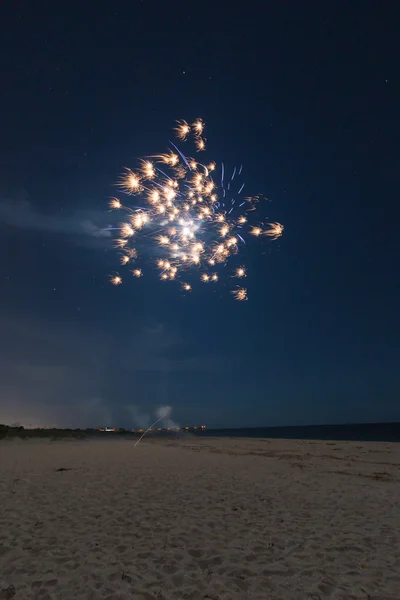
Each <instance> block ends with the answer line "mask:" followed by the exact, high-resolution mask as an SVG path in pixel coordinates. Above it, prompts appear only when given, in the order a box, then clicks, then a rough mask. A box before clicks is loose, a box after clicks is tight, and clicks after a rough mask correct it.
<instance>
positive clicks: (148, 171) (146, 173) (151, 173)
mask: <svg viewBox="0 0 400 600" xmlns="http://www.w3.org/2000/svg"><path fill="white" fill-rule="evenodd" d="M141 172H142V175H143V177H144V178H145V179H153V178H154V177H155V175H156V172H155V170H154V167H153V163H152V162H150V161H149V160H143V161H142V165H141Z"/></svg>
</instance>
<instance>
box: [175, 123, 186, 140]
mask: <svg viewBox="0 0 400 600" xmlns="http://www.w3.org/2000/svg"><path fill="white" fill-rule="evenodd" d="M175 131H176V135H177V136H178V138H179V139H180V140H182V141H183V142H184V141H185V140H186V139H187V137H188V135H189V132H190V126H189V124H188V123H186V121H184V120H181V121H177V126H176V128H175Z"/></svg>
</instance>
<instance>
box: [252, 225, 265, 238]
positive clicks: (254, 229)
mask: <svg viewBox="0 0 400 600" xmlns="http://www.w3.org/2000/svg"><path fill="white" fill-rule="evenodd" d="M262 232H263V230H262V229H261V227H258V226H254V227H252V228H251V229H250V235H254V237H258V236H260V235H261V234H262Z"/></svg>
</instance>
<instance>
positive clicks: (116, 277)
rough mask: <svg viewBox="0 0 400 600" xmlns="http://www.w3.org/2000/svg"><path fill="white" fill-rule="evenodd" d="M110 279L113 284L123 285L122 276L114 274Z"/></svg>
mask: <svg viewBox="0 0 400 600" xmlns="http://www.w3.org/2000/svg"><path fill="white" fill-rule="evenodd" d="M110 281H111V283H112V284H113V285H121V283H122V277H120V276H119V275H113V276H112V277H111V278H110Z"/></svg>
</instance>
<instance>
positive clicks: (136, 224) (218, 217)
mask: <svg viewBox="0 0 400 600" xmlns="http://www.w3.org/2000/svg"><path fill="white" fill-rule="evenodd" d="M174 131H175V134H176V137H177V138H178V141H177V142H176V143H177V144H178V143H179V141H180V142H182V143H183V142H185V143H190V142H191V143H192V147H193V149H194V151H195V152H200V153H201V155H202V156H203V155H204V154H205V150H206V138H205V137H204V131H205V123H204V121H203V120H202V119H196V121H194V122H193V123H192V124H189V123H188V122H187V121H183V120H182V121H178V122H177V125H176V127H175V130H174ZM241 176H242V166H240V167H239V168H237V167H235V168H234V169H233V170H232V171H230V172H228V171H227V169H225V166H224V164H223V163H221V165H220V167H217V164H216V163H215V162H213V161H211V162H207V161H205V160H204V161H202V160H201V159H200V160H196V159H194V158H192V157H190V156H187V155H186V153H184V152H183V151H182V149H181V148H180V147H178V146H177V145H176V144H175V143H174V142H170V147H169V148H168V150H167V152H165V153H163V154H155V155H153V156H151V157H149V158H146V159H144V160H141V161H140V163H139V165H138V168H137V169H136V170H135V171H133V170H131V169H126V170H125V173H124V174H123V175H122V176H121V178H120V181H119V184H118V185H119V187H120V188H121V190H122V192H123V193H124V194H126V195H127V196H129V198H130V201H129V203H128V204H127V205H125V204H124V202H123V201H122V200H121V199H119V198H112V199H111V200H110V202H109V209H111V210H118V211H125V212H124V214H125V219H124V221H123V222H122V223H121V224H120V225H119V226H118V227H115V228H113V229H115V230H116V232H117V238H116V239H115V240H114V245H115V247H116V248H117V249H119V251H120V253H121V254H120V263H121V265H128V266H129V264H132V262H136V261H137V260H138V257H139V259H140V261H142V264H141V265H140V266H136V264H135V268H134V269H131V273H132V275H133V277H136V278H141V277H142V275H143V270H142V267H143V269H145V267H154V268H155V269H156V270H157V271H158V274H159V279H160V281H175V282H178V283H179V285H180V288H181V289H182V290H183V291H184V292H189V291H192V290H193V289H194V287H195V286H196V284H197V283H199V284H201V283H203V284H204V283H207V284H210V285H208V286H205V287H207V288H208V289H211V290H215V289H217V287H218V286H219V285H221V284H222V285H224V284H227V282H229V281H232V278H236V279H242V278H245V277H247V269H246V267H245V266H244V265H243V255H244V254H245V253H246V251H247V249H248V246H247V241H246V240H251V238H263V237H268V238H269V239H270V240H276V239H278V238H279V237H280V236H281V235H282V233H283V229H284V228H283V225H281V224H280V223H276V222H273V223H266V224H264V223H260V221H259V220H257V212H258V211H257V207H258V205H259V203H260V201H262V199H263V198H262V196H251V197H250V196H245V195H243V189H244V187H245V185H244V183H242V179H241ZM257 221H258V222H257ZM254 242H256V240H254ZM238 258H239V260H240V262H239V264H238ZM224 276H225V277H224ZM227 276H228V277H227ZM188 279H190V283H189V282H188ZM110 281H111V283H112V284H113V285H116V286H118V285H120V284H121V283H122V277H121V276H120V275H119V274H118V273H117V274H115V275H113V276H112V277H111V278H110ZM212 283H213V284H215V286H214V285H211V284H212ZM230 291H231V294H232V295H233V297H234V298H235V299H236V300H238V301H244V300H247V289H246V288H242V287H235V286H233V289H231V290H230Z"/></svg>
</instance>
